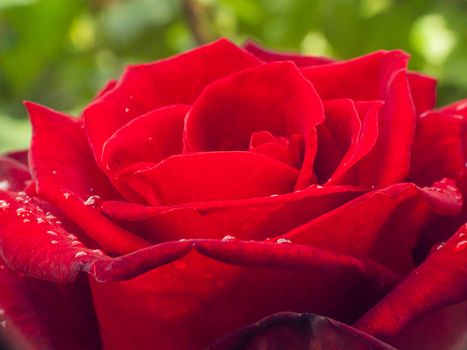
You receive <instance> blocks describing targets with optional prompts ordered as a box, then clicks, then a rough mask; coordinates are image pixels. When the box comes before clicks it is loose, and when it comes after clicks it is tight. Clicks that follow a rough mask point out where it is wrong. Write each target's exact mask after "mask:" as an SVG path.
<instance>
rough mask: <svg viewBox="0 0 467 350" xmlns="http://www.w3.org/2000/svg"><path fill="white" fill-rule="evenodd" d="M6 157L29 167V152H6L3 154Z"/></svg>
mask: <svg viewBox="0 0 467 350" xmlns="http://www.w3.org/2000/svg"><path fill="white" fill-rule="evenodd" d="M5 156H6V157H8V158H12V159H14V160H16V161H18V162H20V163H21V164H23V165H25V166H29V159H28V158H29V150H20V151H13V152H8V153H6V154H5Z"/></svg>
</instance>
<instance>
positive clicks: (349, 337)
mask: <svg viewBox="0 0 467 350" xmlns="http://www.w3.org/2000/svg"><path fill="white" fill-rule="evenodd" d="M258 348H261V349H268V350H286V349H289V350H293V349H326V350H342V349H346V350H357V349H358V350H364V349H368V350H395V349H394V348H393V347H392V346H390V345H388V344H384V343H383V342H381V341H379V340H378V339H376V338H373V337H371V336H369V335H367V334H365V333H363V332H361V331H359V330H357V329H355V328H352V327H350V326H348V325H346V324H345V323H341V322H338V321H335V320H333V319H330V318H328V317H323V316H317V315H314V314H298V313H293V312H279V313H276V314H274V315H271V316H268V317H266V318H264V319H262V320H260V321H258V322H256V323H254V324H252V325H250V326H248V327H245V328H242V329H240V330H237V331H235V332H233V333H231V334H229V335H227V336H226V337H224V338H222V339H220V340H219V341H216V342H215V343H214V344H213V345H211V346H209V347H208V348H207V349H206V350H235V349H244V350H255V349H258Z"/></svg>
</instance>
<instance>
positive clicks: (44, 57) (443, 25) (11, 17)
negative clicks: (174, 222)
mask: <svg viewBox="0 0 467 350" xmlns="http://www.w3.org/2000/svg"><path fill="white" fill-rule="evenodd" d="M466 18H467V2H466V1H465V0H446V1H437V0H411V1H402V0H314V1H310V0H88V1H86V0H1V1H0V151H4V150H7V149H15V148H21V147H26V146H27V144H28V142H29V134H30V131H29V126H28V123H27V121H26V119H25V117H26V114H25V111H24V108H23V106H22V101H23V100H33V101H36V102H39V103H42V104H45V105H47V106H50V107H52V108H55V109H58V110H63V111H67V112H70V113H72V114H75V115H76V114H79V111H80V109H81V108H82V107H83V106H84V105H85V104H86V103H87V102H88V101H89V100H90V99H91V98H92V96H93V95H94V94H95V93H96V91H97V90H99V89H100V88H101V87H102V86H103V85H104V84H105V82H106V81H107V80H108V79H111V78H115V77H117V76H118V75H119V74H120V73H121V72H122V70H123V67H124V66H125V65H126V64H129V63H137V62H145V61H151V60H155V59H158V58H162V57H166V56H169V55H173V54H175V53H177V52H180V51H183V50H186V49H189V48H191V47H193V46H195V45H197V44H198V43H200V42H202V41H208V40H213V39H215V38H217V37H220V36H225V37H228V38H230V39H231V40H233V41H235V42H237V43H241V42H242V41H244V40H245V39H247V38H253V39H256V40H257V41H259V42H261V43H262V44H263V45H265V46H267V47H270V48H275V49H282V50H289V51H299V52H302V53H306V54H313V55H329V56H333V57H335V58H340V59H344V58H350V57H354V56H357V55H361V54H364V53H367V52H370V51H373V50H377V49H382V48H384V49H395V48H400V49H403V50H405V51H407V52H408V53H410V54H411V55H412V61H411V66H410V68H411V69H415V70H419V71H422V72H425V73H428V74H431V75H434V76H436V77H437V78H438V79H439V86H438V92H439V96H438V100H439V104H440V105H442V104H446V103H449V102H452V101H455V100H456V99H460V98H463V97H467V21H466V20H465V19H466Z"/></svg>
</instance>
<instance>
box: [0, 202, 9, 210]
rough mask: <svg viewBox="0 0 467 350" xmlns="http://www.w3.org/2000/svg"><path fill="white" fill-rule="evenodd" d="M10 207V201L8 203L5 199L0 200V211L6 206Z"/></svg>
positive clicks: (6, 207) (5, 208)
mask: <svg viewBox="0 0 467 350" xmlns="http://www.w3.org/2000/svg"><path fill="white" fill-rule="evenodd" d="M9 207H10V203H8V202H7V201H5V200H3V199H2V200H0V210H1V211H7V210H8V208H9Z"/></svg>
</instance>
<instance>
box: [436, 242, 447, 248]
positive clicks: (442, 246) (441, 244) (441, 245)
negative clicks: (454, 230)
mask: <svg viewBox="0 0 467 350" xmlns="http://www.w3.org/2000/svg"><path fill="white" fill-rule="evenodd" d="M445 246H446V243H444V242H442V243H440V244H438V245H437V246H436V248H435V249H436V250H440V249H443V248H444V247H445Z"/></svg>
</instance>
